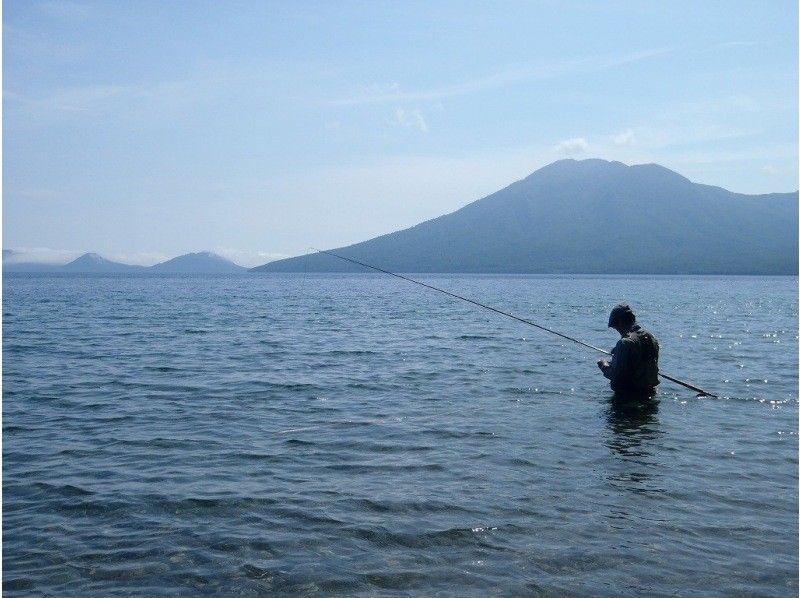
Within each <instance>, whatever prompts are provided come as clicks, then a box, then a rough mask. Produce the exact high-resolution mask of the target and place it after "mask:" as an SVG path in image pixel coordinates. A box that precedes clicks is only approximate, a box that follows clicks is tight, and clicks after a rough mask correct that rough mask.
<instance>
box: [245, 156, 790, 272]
mask: <svg viewBox="0 0 800 598" xmlns="http://www.w3.org/2000/svg"><path fill="white" fill-rule="evenodd" d="M797 202H798V194H797V192H794V193H772V194H768V195H742V194H739V193H732V192H730V191H726V190H725V189H722V188H720V187H712V186H709V185H701V184H697V183H693V182H691V181H690V180H689V179H687V178H685V177H683V176H681V175H679V174H678V173H676V172H673V171H671V170H669V169H667V168H664V167H663V166H659V165H657V164H640V165H634V166H627V165H625V164H622V163H621V162H608V161H605V160H597V159H591V160H580V161H577V160H560V161H558V162H554V163H552V164H550V165H548V166H545V167H544V168H541V169H539V170H537V171H536V172H534V173H533V174H531V175H530V176H528V177H527V178H525V179H523V180H521V181H517V182H516V183H513V184H511V185H509V186H508V187H506V188H504V189H501V190H500V191H497V192H496V193H493V194H491V195H489V196H487V197H484V198H483V199H479V200H478V201H475V202H473V203H470V204H468V205H467V206H465V207H463V208H461V209H460V210H458V211H456V212H453V213H452V214H447V215H445V216H440V217H438V218H435V219H433V220H428V221H427V222H423V223H421V224H418V225H417V226H414V227H412V228H409V229H405V230H401V231H398V232H394V233H391V234H387V235H383V236H380V237H376V238H374V239H371V240H368V241H364V242H362V243H357V244H355V245H350V246H347V247H342V248H339V249H336V250H333V251H335V252H337V253H340V254H341V255H343V256H346V257H350V258H354V259H357V260H360V261H364V262H367V263H371V264H373V265H376V266H379V267H381V268H385V269H388V270H396V271H400V272H509V273H510V272H521V273H524V272H530V273H587V274H590V273H617V274H796V273H797V268H798V242H797V228H798V205H797ZM253 270H254V271H256V272H357V271H363V268H361V267H359V266H355V265H352V264H349V263H347V262H343V261H341V260H337V259H336V258H333V257H330V256H327V255H324V254H312V255H308V256H300V257H294V258H288V259H283V260H278V261H275V262H270V263H268V264H265V265H263V266H258V267H257V268H254V269H253Z"/></svg>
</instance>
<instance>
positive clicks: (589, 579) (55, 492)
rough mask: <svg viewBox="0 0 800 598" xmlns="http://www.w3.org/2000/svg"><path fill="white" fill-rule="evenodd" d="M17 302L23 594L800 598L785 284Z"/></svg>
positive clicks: (595, 282)
mask: <svg viewBox="0 0 800 598" xmlns="http://www.w3.org/2000/svg"><path fill="white" fill-rule="evenodd" d="M421 278H422V279H423V280H425V281H426V282H428V283H429V284H434V285H438V286H441V287H444V288H446V289H448V290H451V291H453V292H456V293H461V294H464V295H466V296H469V297H473V298H475V299H477V300H480V301H483V302H486V303H488V304H491V305H495V306H497V307H499V308H501V309H505V310H509V311H512V312H514V313H516V314H518V315H521V316H523V317H529V318H531V319H533V320H534V321H537V322H539V323H541V324H543V325H546V326H550V327H553V328H555V329H557V330H561V331H563V332H565V333H567V334H574V335H576V336H578V337H580V338H582V339H583V340H585V341H587V342H589V343H592V344H597V345H600V346H606V347H608V348H610V347H611V346H613V344H614V342H615V341H616V338H615V334H614V333H613V331H609V330H608V329H607V328H606V327H605V323H606V320H607V316H608V311H609V309H610V308H611V307H612V306H613V305H614V304H616V303H617V302H619V301H621V300H626V301H628V302H630V303H631V304H632V305H633V306H634V309H635V310H636V311H637V313H638V314H639V315H640V319H641V320H642V323H643V324H644V325H645V326H647V327H649V328H650V329H651V330H652V331H653V333H654V334H655V335H656V336H657V337H658V339H659V341H660V343H661V348H662V359H661V361H662V368H663V370H664V371H666V372H668V373H671V374H673V375H676V376H678V377H682V378H685V379H687V380H690V381H692V382H694V383H696V384H698V385H700V386H704V387H708V389H709V390H712V391H718V392H719V393H720V394H722V395H723V396H725V397H726V398H724V399H719V400H716V399H710V398H703V399H697V398H695V397H694V395H693V394H692V393H691V392H690V391H687V390H685V389H682V388H680V387H677V386H675V385H672V384H671V383H669V382H666V381H665V382H664V383H663V384H662V387H661V388H660V391H659V394H658V397H657V400H656V401H654V402H652V403H650V404H647V405H644V406H641V407H626V406H620V405H617V404H616V403H614V402H613V401H612V400H611V393H610V391H609V389H608V387H607V384H606V381H605V380H604V379H603V378H602V376H601V375H600V373H599V371H598V370H597V368H596V366H595V361H596V360H597V358H598V355H595V354H592V352H590V351H588V350H586V349H582V348H580V347H577V346H575V345H573V344H572V343H568V342H567V341H563V340H562V339H559V338H556V337H552V336H549V335H546V334H544V333H542V332H540V331H537V330H536V329H533V328H528V327H525V326H523V325H522V324H520V323H518V322H514V321H512V320H506V319H504V318H501V317H499V316H497V315H494V314H492V313H490V312H487V311H483V310H478V309H476V308H474V307H472V306H470V305H468V304H463V303H458V302H454V301H452V300H449V299H447V298H446V297H443V296H440V295H438V294H436V293H433V292H430V291H426V290H424V289H419V288H417V287H414V286H411V285H408V284H407V283H403V282H402V281H398V280H395V279H392V278H388V277H382V276H379V275H374V276H373V275H308V276H306V275H243V276H234V277H220V276H216V277H215V276H206V277H201V276H197V277H193V276H152V275H150V276H76V275H73V276H63V275H62V276H46V275H6V276H5V277H4V283H3V285H4V286H3V333H4V334H3V548H4V551H3V577H4V591H5V592H6V593H8V594H17V593H19V594H31V593H34V594H48V593H49V594H55V593H71V594H80V595H96V596H108V595H113V594H115V593H131V592H133V593H138V594H147V595H160V594H182V595H185V594H187V593H193V592H198V593H200V592H206V593H226V594H232V593H237V594H243V595H255V594H259V593H265V592H275V593H298V594H314V593H320V594H325V595H327V594H332V593H339V592H340V593H346V594H373V593H380V594H389V595H406V594H409V593H411V594H419V595H431V594H435V593H437V592H441V593H443V594H446V595H458V596H462V595H475V596H482V595H485V594H487V593H499V594H501V595H510V594H537V593H542V594H546V595H551V594H552V595H558V594H562V593H564V592H569V593H572V594H582V595H593V596H594V595H610V594H616V595H619V594H622V595H624V594H652V595H659V594H669V595H675V594H678V595H687V594H691V593H693V592H695V593H698V592H703V593H706V592H711V593H715V592H719V593H725V594H731V593H741V594H759V595H773V596H785V595H794V594H796V593H797V571H798V559H797V546H798V533H797V530H798V517H797V509H798V504H797V495H798V481H797V454H798V452H797V451H798V443H797V434H796V431H797V423H798V420H797V418H798V402H797V389H798V371H797V351H798V344H797V343H798V339H797V329H798V321H797V317H798V313H797V278H794V277H766V278H755V277H754V278H749V277H589V276H587V277H557V276H463V275H458V276H455V275H454V276H444V275H442V276H421Z"/></svg>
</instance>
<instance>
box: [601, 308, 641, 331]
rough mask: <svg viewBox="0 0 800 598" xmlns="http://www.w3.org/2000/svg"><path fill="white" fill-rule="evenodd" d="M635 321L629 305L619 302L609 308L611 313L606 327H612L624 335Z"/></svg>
mask: <svg viewBox="0 0 800 598" xmlns="http://www.w3.org/2000/svg"><path fill="white" fill-rule="evenodd" d="M635 322H636V316H635V315H633V310H631V308H630V306H629V305H626V304H625V303H620V304H619V305H617V306H616V307H615V308H614V309H612V310H611V315H610V316H608V327H609V328H613V329H614V330H616V331H617V332H619V333H620V334H621V335H623V336H624V335H625V334H626V333H627V332H628V331H629V330H630V329H631V326H633V324H634V323H635Z"/></svg>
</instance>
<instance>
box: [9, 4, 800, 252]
mask: <svg viewBox="0 0 800 598" xmlns="http://www.w3.org/2000/svg"><path fill="white" fill-rule="evenodd" d="M797 20H798V15H797V4H796V2H794V1H778V0H772V1H770V2H763V1H759V2H755V1H754V2H737V1H731V0H727V1H719V2H715V1H710V0H708V1H704V2H696V1H691V2H678V1H673V2H644V1H632V2H614V1H606V2H593V1H573V2H570V1H539V2H535V1H531V2H521V3H515V2H497V3H478V2H377V1H375V2H366V1H364V2H353V3H348V2H342V1H337V2H276V3H269V2H260V1H259V2H256V1H252V2H235V1H226V2H189V1H177V0H173V1H161V0H159V1H153V2H147V1H144V0H139V1H137V2H84V1H81V0H74V1H73V0H70V1H65V2H58V1H51V0H47V1H36V0H24V1H22V0H5V2H4V3H3V247H6V248H17V249H21V250H24V251H28V252H29V253H31V254H33V255H36V256H38V257H39V258H40V259H59V260H62V261H64V260H66V259H68V258H70V257H74V256H76V255H78V254H80V253H83V252H85V251H97V252H99V253H102V254H104V255H106V256H108V257H111V258H114V259H120V260H123V261H128V262H131V263H145V264H147V263H154V262H156V261H159V260H161V259H164V258H166V257H171V256H174V255H178V254H181V253H186V252H189V251H199V250H205V249H210V250H214V251H217V252H219V253H222V254H224V255H227V256H228V257H231V258H233V259H234V260H235V261H238V262H239V263H242V264H244V265H257V264H261V263H264V262H266V261H269V260H271V259H274V258H275V257H279V256H285V255H295V254H299V253H305V252H306V251H307V250H308V248H309V247H310V246H317V247H335V246H340V245H344V244H348V243H352V242H356V241H359V240H364V239H367V238H370V237H373V236H375V235H377V234H382V233H385V232H389V231H392V230H396V229H399V228H404V227H407V226H411V225H413V224H416V223H418V222H420V221H422V220H425V219H428V218H432V217H435V216H438V215H440V214H443V213H446V212H451V211H453V210H455V209H457V208H459V207H461V206H462V205H464V204H466V203H469V202H470V201H473V200H475V199H478V198H480V197H482V196H484V195H486V194H488V193H491V192H492V191H495V190H497V189H499V188H501V187H503V186H505V185H507V184H509V183H511V182H513V181H514V180H517V179H520V178H523V177H524V176H527V175H528V174H530V173H531V172H532V171H534V170H536V169H537V168H539V167H541V166H544V165H545V164H548V163H550V162H552V161H554V160H557V159H560V158H565V157H574V158H584V157H587V158H588V157H600V158H606V159H615V160H621V161H623V162H626V163H642V162H657V163H659V164H663V165H664V166H667V167H669V168H672V169H674V170H677V171H678V172H680V173H681V174H683V175H685V176H687V177H689V178H690V179H692V180H695V181H697V182H702V183H708V184H713V185H720V186H722V187H725V188H728V189H731V190H733V191H738V192H743V193H766V192H776V191H779V192H785V191H794V190H796V189H797V176H798V172H797V164H798V148H797V133H798V120H797V101H798V98H797V86H798V64H797V43H798V40H797Z"/></svg>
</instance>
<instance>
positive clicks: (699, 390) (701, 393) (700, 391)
mask: <svg viewBox="0 0 800 598" xmlns="http://www.w3.org/2000/svg"><path fill="white" fill-rule="evenodd" d="M312 249H313V250H314V251H316V252H318V253H324V254H326V255H330V256H331V257H335V258H338V259H340V260H344V261H345V262H350V263H353V264H358V265H359V266H363V267H364V268H369V269H370V270H375V271H376V272H382V273H383V274H388V275H389V276H394V277H395V278H400V279H402V280H405V281H407V282H411V283H413V284H417V285H419V286H421V287H425V288H426V289H431V290H432V291H436V292H438V293H443V294H445V295H448V296H450V297H453V298H454V299H460V300H461V301H466V302H467V303H471V304H472V305H476V306H478V307H482V308H483V309H488V310H489V311H493V312H495V313H497V314H500V315H501V316H506V317H507V318H511V319H513V320H517V321H518V322H522V323H523V324H527V325H528V326H533V327H534V328H538V329H539V330H543V331H544V332H549V333H550V334H555V335H556V336H560V337H561V338H564V339H566V340H568V341H572V342H573V343H577V344H579V345H581V346H583V347H586V348H587V349H593V350H595V351H599V352H600V353H604V354H606V355H611V353H610V352H609V351H606V350H605V349H601V348H600V347H595V346H594V345H590V344H589V343H585V342H583V341H582V340H578V339H577V338H573V337H571V336H568V335H566V334H562V333H561V332H558V331H556V330H553V329H552V328H548V327H547V326H542V325H541V324H537V323H536V322H532V321H530V320H527V319H525V318H520V317H519V316H515V315H514V314H511V313H508V312H507V311H503V310H502V309H497V308H496V307H492V306H491V305H486V304H484V303H480V302H479V301H475V300H473V299H468V298H467V297H462V296H461V295H457V294H455V293H451V292H450V291H445V290H444V289H440V288H439V287H435V286H433V285H430V284H427V283H424V282H421V281H419V280H414V279H413V278H409V277H408V276H403V275H402V274H396V273H394V272H390V271H389V270H384V269H383V268H378V267H377V266H371V265H370V264H365V263H364V262H359V261H358V260H354V259H352V258H349V257H344V256H343V255H339V254H337V253H333V252H332V251H325V250H324V249H316V248H314V247H312ZM659 376H661V377H662V378H666V379H667V380H669V381H670V382H674V383H675V384H680V385H681V386H683V387H685V388H688V389H689V390H693V391H695V392H696V393H697V394H698V396H704V397H713V398H715V399H718V398H719V397H718V396H717V395H715V394H713V393H710V392H708V391H706V390H703V389H702V388H700V387H698V386H695V385H694V384H689V383H688V382H685V381H683V380H680V379H678V378H675V377H674V376H669V375H667V374H664V373H662V372H659Z"/></svg>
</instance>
